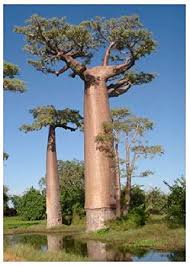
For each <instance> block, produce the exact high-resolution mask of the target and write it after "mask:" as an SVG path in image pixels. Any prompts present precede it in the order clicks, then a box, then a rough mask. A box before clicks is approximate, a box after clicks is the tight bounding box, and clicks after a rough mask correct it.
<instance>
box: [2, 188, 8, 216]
mask: <svg viewBox="0 0 190 266" xmlns="http://www.w3.org/2000/svg"><path fill="white" fill-rule="evenodd" d="M8 190H9V189H8V187H7V186H3V213H4V215H5V214H6V212H7V210H8V208H9V207H8V201H9V195H8Z"/></svg>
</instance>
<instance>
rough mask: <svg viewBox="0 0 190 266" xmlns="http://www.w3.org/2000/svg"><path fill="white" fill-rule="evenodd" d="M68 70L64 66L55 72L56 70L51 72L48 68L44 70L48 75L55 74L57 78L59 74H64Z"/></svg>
mask: <svg viewBox="0 0 190 266" xmlns="http://www.w3.org/2000/svg"><path fill="white" fill-rule="evenodd" d="M68 69H69V67H68V66H67V65H66V66H64V67H62V68H61V69H59V70H57V71H56V70H52V69H50V68H47V69H46V70H47V72H48V73H52V74H55V75H56V76H57V77H58V76H59V75H60V74H63V73H64V72H66V71H67V70H68Z"/></svg>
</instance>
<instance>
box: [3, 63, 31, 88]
mask: <svg viewBox="0 0 190 266" xmlns="http://www.w3.org/2000/svg"><path fill="white" fill-rule="evenodd" d="M19 71H20V70H19V68H18V66H16V65H14V64H11V63H8V62H5V63H4V64H3V89H4V90H5V91H13V92H21V93H22V92H24V91H25V90H26V86H25V84H24V82H23V81H22V80H20V79H17V78H16V76H17V75H19Z"/></svg>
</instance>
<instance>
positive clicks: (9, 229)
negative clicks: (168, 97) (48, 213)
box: [3, 216, 85, 235]
mask: <svg viewBox="0 0 190 266" xmlns="http://www.w3.org/2000/svg"><path fill="white" fill-rule="evenodd" d="M3 229H4V234H5V235H8V234H22V233H49V232H51V233H54V232H55V233H57V232H73V233H74V232H81V231H84V230H85V226H84V224H79V225H71V226H68V225H60V226H56V227H54V228H52V229H47V228H46V220H40V221H23V220H21V218H20V217H19V216H15V217H4V223H3Z"/></svg>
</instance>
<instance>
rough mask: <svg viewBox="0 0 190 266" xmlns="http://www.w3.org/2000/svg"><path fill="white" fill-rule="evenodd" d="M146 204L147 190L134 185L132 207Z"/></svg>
mask: <svg viewBox="0 0 190 266" xmlns="http://www.w3.org/2000/svg"><path fill="white" fill-rule="evenodd" d="M142 205H145V192H144V190H143V189H142V188H141V186H138V185H133V186H132V188H131V201H130V209H131V210H132V209H134V208H138V207H139V206H142Z"/></svg>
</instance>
